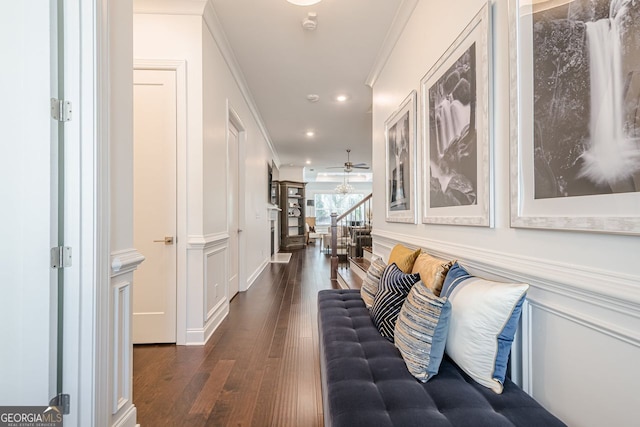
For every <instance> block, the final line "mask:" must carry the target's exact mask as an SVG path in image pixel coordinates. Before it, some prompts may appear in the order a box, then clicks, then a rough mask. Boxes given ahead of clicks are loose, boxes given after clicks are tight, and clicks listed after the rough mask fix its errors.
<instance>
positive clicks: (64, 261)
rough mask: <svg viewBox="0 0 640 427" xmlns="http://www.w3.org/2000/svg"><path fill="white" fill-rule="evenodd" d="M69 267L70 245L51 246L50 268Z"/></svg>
mask: <svg viewBox="0 0 640 427" xmlns="http://www.w3.org/2000/svg"><path fill="white" fill-rule="evenodd" d="M65 267H71V247H69V246H56V247H55V248H51V268H65Z"/></svg>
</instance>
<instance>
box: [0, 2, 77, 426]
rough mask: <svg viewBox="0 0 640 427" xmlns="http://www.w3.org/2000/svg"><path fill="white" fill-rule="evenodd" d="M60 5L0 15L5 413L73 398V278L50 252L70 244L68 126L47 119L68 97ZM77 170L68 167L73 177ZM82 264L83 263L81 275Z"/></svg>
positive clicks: (5, 8) (16, 5)
mask: <svg viewBox="0 0 640 427" xmlns="http://www.w3.org/2000/svg"><path fill="white" fill-rule="evenodd" d="M59 5H60V3H59V2H53V1H49V2H43V1H39V0H24V1H19V2H3V3H2V6H1V10H0V52H2V59H3V63H4V64H7V66H5V67H2V70H1V71H0V93H1V94H2V98H3V100H4V102H2V105H0V117H2V138H0V141H1V142H0V149H1V150H2V155H1V156H0V194H1V195H2V209H0V235H1V236H2V245H1V247H0V258H1V259H2V262H1V265H2V268H0V324H2V325H3V326H2V327H1V328H0V342H1V343H2V344H1V345H2V350H1V351H0V378H2V380H0V383H1V384H2V385H1V386H0V406H7V405H16V406H23V405H33V406H36V405H37V406H42V405H44V406H46V405H48V404H49V401H50V400H51V399H52V398H53V397H54V396H56V395H58V394H61V393H69V391H68V387H66V386H67V382H65V381H63V379H64V378H63V366H64V362H65V360H64V358H63V351H62V350H63V345H64V346H66V347H64V348H65V350H67V354H68V355H69V356H70V359H73V357H74V355H73V354H72V353H73V352H72V351H69V350H71V348H70V347H69V344H68V343H67V341H68V338H67V337H66V336H64V334H63V333H62V332H63V323H62V320H63V318H64V312H63V309H64V304H63V301H64V300H65V298H66V296H65V295H64V294H63V293H62V292H59V290H62V289H64V287H63V281H64V280H65V274H66V273H65V270H63V269H56V268H52V261H51V258H50V250H51V248H53V247H56V246H58V245H61V246H66V245H69V244H70V243H69V242H70V240H68V239H67V240H65V232H64V223H65V218H64V214H65V205H64V201H65V198H64V188H65V184H64V174H65V168H64V159H65V147H64V143H63V141H64V132H65V125H66V123H65V122H59V121H57V120H54V119H53V118H52V114H51V110H50V108H51V98H62V97H63V96H64V94H63V89H64V87H63V86H64V85H63V84H62V82H63V80H64V73H63V66H64V61H62V58H61V56H59V55H61V54H62V51H58V46H61V45H62V44H63V43H64V41H63V40H62V35H63V33H64V32H63V28H62V27H60V26H61V25H64V24H63V21H64V20H63V19H62V14H63V11H62V8H60V10H58V8H59ZM58 15H59V16H60V17H58ZM66 28H71V27H70V26H69V27H66ZM76 101H77V99H76ZM76 105H78V104H77V103H76ZM76 160H77V159H73V158H71V159H69V165H71V167H72V169H73V167H75V166H77V163H75V162H76ZM74 185H75V184H74ZM70 197H72V196H70ZM70 206H71V205H70ZM71 234H74V232H71ZM78 249H79V248H78V247H77V246H76V247H75V250H78ZM78 263H79V260H78V257H76V260H75V265H76V267H74V270H77V264H78ZM69 268H71V267H69ZM73 292H74V289H70V290H69V293H70V294H72V293H73ZM65 332H67V330H66V329H65ZM69 332H70V331H69ZM67 335H68V337H71V339H73V334H71V333H69V334H67ZM63 337H64V338H65V340H66V341H65V342H64V344H63V341H62V339H63ZM73 350H75V352H76V353H77V350H78V349H77V346H75V347H73ZM63 385H64V387H65V389H64V390H63ZM74 398H77V396H74ZM76 401H77V400H76ZM66 419H67V420H69V416H67V418H66ZM65 423H66V421H65Z"/></svg>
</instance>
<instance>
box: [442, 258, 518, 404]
mask: <svg viewBox="0 0 640 427" xmlns="http://www.w3.org/2000/svg"><path fill="white" fill-rule="evenodd" d="M528 289H529V285H527V284H526V283H502V282H493V281H490V280H485V279H482V278H479V277H475V276H472V275H471V274H469V273H468V272H467V271H466V270H465V269H464V268H463V267H462V266H461V265H460V264H458V263H455V264H453V266H452V267H451V269H450V270H449V273H447V277H446V278H445V280H444V285H443V286H442V292H441V293H440V296H442V297H447V298H448V299H449V301H450V302H451V319H450V320H449V335H448V337H447V345H446V352H447V354H448V355H449V356H450V357H451V358H452V359H453V360H454V362H456V364H457V365H458V366H459V367H460V368H461V369H462V370H463V371H465V372H466V373H467V374H469V376H471V377H472V378H473V379H474V380H476V381H477V382H478V383H480V384H482V385H484V386H485V387H489V388H490V389H491V390H493V391H494V392H496V393H498V394H499V393H502V384H503V383H504V379H505V375H506V370H507V362H508V359H509V352H510V351H511V343H512V342H513V337H514V335H515V333H516V329H517V327H518V321H519V320H520V313H521V311H522V304H523V302H524V299H525V296H526V293H527V290H528Z"/></svg>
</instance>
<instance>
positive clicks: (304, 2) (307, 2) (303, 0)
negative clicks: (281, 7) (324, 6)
mask: <svg viewBox="0 0 640 427" xmlns="http://www.w3.org/2000/svg"><path fill="white" fill-rule="evenodd" d="M287 1H288V2H289V3H291V4H295V5H296V6H311V5H312V4H316V3H320V1H322V0H287Z"/></svg>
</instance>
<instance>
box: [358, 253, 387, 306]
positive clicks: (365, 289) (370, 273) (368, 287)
mask: <svg viewBox="0 0 640 427" xmlns="http://www.w3.org/2000/svg"><path fill="white" fill-rule="evenodd" d="M386 266H387V264H385V263H384V261H383V260H382V258H378V259H376V260H375V261H373V262H372V263H371V265H370V266H369V270H367V277H365V278H364V280H363V281H362V288H360V296H361V297H362V300H363V301H364V304H365V305H366V306H367V308H368V309H369V310H371V306H372V305H373V299H374V298H375V297H376V294H377V293H378V287H379V285H380V277H382V272H383V271H384V268H385V267H386Z"/></svg>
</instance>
